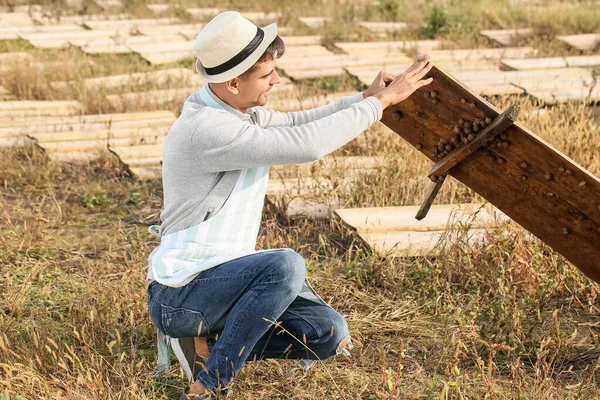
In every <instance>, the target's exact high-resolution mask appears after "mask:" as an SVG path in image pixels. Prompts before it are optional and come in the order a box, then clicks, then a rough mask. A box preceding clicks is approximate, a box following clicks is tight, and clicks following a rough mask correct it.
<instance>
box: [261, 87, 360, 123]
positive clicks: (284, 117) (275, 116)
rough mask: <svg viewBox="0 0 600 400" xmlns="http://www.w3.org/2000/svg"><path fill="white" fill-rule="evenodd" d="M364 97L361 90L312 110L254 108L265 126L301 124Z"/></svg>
mask: <svg viewBox="0 0 600 400" xmlns="http://www.w3.org/2000/svg"><path fill="white" fill-rule="evenodd" d="M363 99H364V97H363V94H362V92H361V93H358V94H355V95H352V96H344V97H341V98H339V99H338V100H336V101H334V102H333V103H330V104H327V105H324V106H321V107H316V108H312V109H310V110H304V111H295V112H287V113H286V112H280V111H273V110H266V109H264V108H262V107H256V108H255V109H254V110H255V112H256V117H257V123H258V125H259V126H261V127H263V128H267V127H272V126H300V125H303V124H308V123H309V122H312V121H316V120H318V119H321V118H324V117H327V116H329V115H331V114H334V113H336V112H338V111H341V110H343V109H346V108H348V107H350V106H351V105H352V104H355V103H358V102H359V101H362V100H363Z"/></svg>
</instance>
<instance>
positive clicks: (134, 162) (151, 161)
mask: <svg viewBox="0 0 600 400" xmlns="http://www.w3.org/2000/svg"><path fill="white" fill-rule="evenodd" d="M127 165H128V166H130V167H152V168H158V169H159V170H160V168H161V165H162V157H146V158H137V159H131V160H129V162H128V163H127Z"/></svg>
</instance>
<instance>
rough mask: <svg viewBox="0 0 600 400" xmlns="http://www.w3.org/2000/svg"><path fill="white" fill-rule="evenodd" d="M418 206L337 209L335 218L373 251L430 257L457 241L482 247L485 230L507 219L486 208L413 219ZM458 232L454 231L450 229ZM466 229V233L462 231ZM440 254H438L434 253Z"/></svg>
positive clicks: (452, 207) (457, 207)
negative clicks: (446, 242) (457, 227)
mask: <svg viewBox="0 0 600 400" xmlns="http://www.w3.org/2000/svg"><path fill="white" fill-rule="evenodd" d="M418 208H419V207H418V206H404V207H373V208H357V209H339V210H336V211H335V214H336V215H337V216H338V217H339V218H340V219H341V220H342V221H343V223H344V224H345V225H346V226H348V227H349V228H350V229H352V230H354V231H356V232H357V234H358V235H359V237H360V238H361V239H362V240H363V241H364V242H365V243H367V244H368V245H369V246H370V247H371V248H372V249H373V250H374V251H376V252H378V253H382V254H384V255H385V254H393V255H396V256H409V257H418V256H424V255H431V254H432V252H433V251H434V250H440V249H437V247H438V246H439V245H440V244H441V243H440V241H442V243H443V241H448V240H449V241H450V242H452V241H453V240H454V239H456V238H457V237H458V238H460V239H461V240H460V242H461V243H464V242H465V240H464V239H465V236H466V238H467V240H466V242H467V243H468V245H469V246H477V245H480V244H482V243H484V238H485V236H486V232H487V230H488V229H493V228H497V227H499V226H502V224H503V223H505V222H506V221H507V220H508V218H507V217H506V216H505V215H504V214H503V213H502V212H500V211H499V210H497V209H495V208H493V207H492V206H491V205H489V204H486V205H485V206H484V205H481V204H445V205H435V206H432V208H431V210H430V213H429V215H428V217H427V218H426V219H424V220H421V221H418V220H416V219H415V218H414V216H415V214H416V213H417V211H418ZM456 226H459V227H460V229H458V230H456V231H453V230H452V228H453V227H456ZM465 227H468V230H465ZM436 253H439V251H436Z"/></svg>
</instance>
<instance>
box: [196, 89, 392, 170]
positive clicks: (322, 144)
mask: <svg viewBox="0 0 600 400" xmlns="http://www.w3.org/2000/svg"><path fill="white" fill-rule="evenodd" d="M225 113H226V112H222V113H220V115H218V117H217V115H212V116H207V115H205V116H204V117H203V118H202V119H201V120H200V121H199V122H198V123H197V124H196V127H195V129H194V130H193V132H192V135H191V139H190V140H191V145H192V148H193V149H194V153H195V154H196V157H197V160H198V163H199V166H200V168H201V169H202V170H204V171H205V172H206V173H216V172H223V171H232V170H238V169H245V168H255V167H260V166H270V165H287V164H300V163H305V162H312V161H316V160H318V159H319V158H321V157H323V156H324V155H326V154H329V153H331V152H332V151H334V150H336V149H338V148H339V147H341V146H343V145H344V144H346V143H348V142H349V141H351V140H352V139H354V138H355V137H357V136H358V135H359V134H360V133H361V132H363V131H364V130H366V129H367V128H369V127H370V126H371V125H373V124H374V123H375V122H376V121H379V120H380V119H381V116H382V114H383V109H382V107H381V103H380V102H379V100H377V99H376V98H375V97H369V98H367V99H364V100H362V101H359V102H357V103H355V104H353V105H351V106H350V107H348V108H345V109H342V110H341V111H338V112H335V113H332V114H330V115H328V116H327V117H323V118H320V119H318V120H315V121H312V122H308V123H305V124H302V125H299V126H270V127H266V128H263V127H260V126H258V125H252V124H249V123H248V122H244V121H242V120H240V119H239V118H237V117H235V116H229V115H228V114H225ZM324 132H326V133H327V134H326V135H324V134H323V133H324Z"/></svg>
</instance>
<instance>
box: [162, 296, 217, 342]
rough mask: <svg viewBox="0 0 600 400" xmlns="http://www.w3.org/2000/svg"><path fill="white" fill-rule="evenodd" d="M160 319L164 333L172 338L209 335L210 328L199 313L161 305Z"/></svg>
mask: <svg viewBox="0 0 600 400" xmlns="http://www.w3.org/2000/svg"><path fill="white" fill-rule="evenodd" d="M161 319H162V321H161V322H162V326H163V330H164V332H165V333H166V334H167V335H169V336H171V337H173V338H181V337H193V336H207V335H209V334H210V327H209V326H208V323H207V322H206V318H204V315H203V314H202V313H201V312H200V311H195V310H190V309H188V308H175V307H171V306H166V305H164V304H163V305H161Z"/></svg>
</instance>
